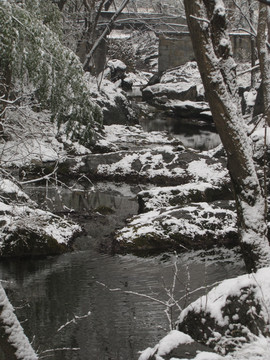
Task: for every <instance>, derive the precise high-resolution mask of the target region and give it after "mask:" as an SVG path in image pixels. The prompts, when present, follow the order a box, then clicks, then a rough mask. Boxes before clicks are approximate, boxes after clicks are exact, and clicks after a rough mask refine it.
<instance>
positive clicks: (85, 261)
mask: <svg viewBox="0 0 270 360" xmlns="http://www.w3.org/2000/svg"><path fill="white" fill-rule="evenodd" d="M49 190H50V191H48V189H47V190H46V189H45V188H42V187H40V188H32V189H31V188H29V189H28V192H29V193H31V192H33V193H34V194H36V198H38V199H39V202H40V203H42V202H43V201H44V200H46V196H47V197H48V196H50V198H51V199H53V203H54V204H56V205H57V206H58V207H59V208H58V210H61V209H60V208H61V206H62V208H63V204H62V205H61V204H60V202H58V200H57V198H59V200H60V199H62V200H63V199H64V206H65V207H69V208H70V207H73V208H74V209H75V210H77V211H83V212H84V216H83V217H82V218H81V220H80V221H81V223H82V225H84V226H85V228H86V230H87V234H86V235H83V236H81V238H80V239H78V240H77V242H76V249H77V250H76V251H74V252H71V253H67V254H64V255H61V256H57V257H48V258H45V259H38V260H37V259H35V260H31V259H25V260H19V261H18V260H16V261H12V260H11V261H4V262H1V263H0V278H1V279H2V280H6V282H5V283H4V286H5V288H6V290H7V293H8V296H9V298H10V301H11V302H12V304H13V305H14V306H15V308H16V314H17V316H18V318H19V319H20V321H21V323H22V325H23V327H24V329H25V332H26V334H27V335H28V337H29V339H30V341H33V346H34V348H35V349H37V350H38V352H39V353H41V355H40V358H41V359H43V358H44V359H50V358H52V359H55V360H133V359H134V360H135V359H138V351H140V350H143V349H145V348H146V347H148V346H154V345H155V344H156V343H157V342H158V341H159V340H160V339H161V338H162V337H163V336H164V335H165V334H166V332H167V331H168V330H169V323H168V319H167V317H166V314H165V309H166V306H165V305H163V304H161V303H160V302H157V301H154V300H150V299H149V298H147V297H144V296H139V295H138V294H145V295H148V296H151V297H153V298H155V299H158V300H161V301H166V300H168V296H167V294H166V290H165V289H166V288H170V287H171V284H172V280H173V276H174V272H175V264H177V267H178V281H177V282H176V287H175V290H174V296H175V298H176V299H179V298H180V297H183V300H182V301H181V306H184V305H185V303H188V302H189V301H190V300H193V299H195V298H197V297H198V296H199V295H200V294H203V293H204V292H205V290H204V289H201V290H200V291H196V292H194V293H193V291H194V289H197V288H200V287H204V286H206V285H207V284H212V283H214V282H217V281H220V280H222V279H224V278H228V277H233V276H235V275H237V274H241V273H242V272H243V271H244V267H243V263H242V262H241V261H239V259H238V257H237V255H235V254H233V253H232V252H229V251H221V252H219V251H216V252H214V251H212V252H210V253H208V254H205V253H203V252H201V253H199V252H196V253H195V252H194V253H188V254H184V255H179V257H178V258H176V257H175V255H174V254H163V255H160V256H155V257H148V258H138V257H135V256H133V255H126V256H120V255H110V254H109V253H106V252H102V251H100V248H99V243H100V241H102V240H103V238H108V237H111V231H112V228H115V227H117V226H119V222H120V224H121V223H122V221H123V219H124V217H126V216H127V215H128V214H132V213H136V211H137V203H136V201H135V199H134V195H135V193H136V191H137V190H138V189H135V188H129V187H127V186H122V188H121V187H120V186H118V185H117V184H111V185H108V184H106V185H105V184H98V186H96V188H95V191H88V192H84V193H83V192H77V193H70V192H69V191H68V190H63V191H62V193H61V194H60V193H59V191H58V190H57V191H56V189H51V188H50V189H49ZM56 194H57V196H56ZM45 195H46V196H45ZM47 201H48V203H49V204H50V203H51V202H50V201H49V200H47ZM102 207H105V208H108V207H110V208H111V210H112V212H111V213H110V214H109V215H102V214H101V213H99V212H98V211H97V212H96V213H95V217H91V215H90V212H89V209H92V210H93V209H96V210H98V209H100V208H102ZM102 224H103V225H104V226H102ZM104 229H105V230H104ZM187 289H189V291H188V290H187ZM134 293H136V294H134ZM178 314H179V312H178V310H177V309H173V318H174V319H175V318H176V317H177V315H178ZM52 349H54V350H52Z"/></svg>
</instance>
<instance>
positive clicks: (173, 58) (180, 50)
mask: <svg viewBox="0 0 270 360" xmlns="http://www.w3.org/2000/svg"><path fill="white" fill-rule="evenodd" d="M230 37H231V42H232V48H233V53H234V57H235V60H236V61H237V62H245V61H249V60H250V51H251V48H250V46H251V45H250V36H249V34H245V33H237V34H231V35H230ZM191 60H195V57H194V53H193V48H192V43H191V38H190V35H189V33H188V32H182V33H178V34H176V33H171V34H170V33H166V34H165V33H162V34H160V35H159V57H158V70H159V71H165V70H168V69H172V68H175V67H177V66H180V65H183V64H185V63H186V62H187V61H191Z"/></svg>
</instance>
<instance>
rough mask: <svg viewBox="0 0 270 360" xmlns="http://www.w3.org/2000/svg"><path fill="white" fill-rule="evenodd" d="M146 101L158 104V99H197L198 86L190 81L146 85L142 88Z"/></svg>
mask: <svg viewBox="0 0 270 360" xmlns="http://www.w3.org/2000/svg"><path fill="white" fill-rule="evenodd" d="M142 98H143V100H144V101H147V102H149V103H153V104H156V101H157V100H156V99H162V98H163V99H164V102H165V99H166V100H182V101H185V100H191V101H196V99H197V87H196V85H195V84H190V83H166V84H160V83H159V84H155V85H150V86H147V87H145V88H144V89H143V90H142Z"/></svg>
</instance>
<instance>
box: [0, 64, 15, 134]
mask: <svg viewBox="0 0 270 360" xmlns="http://www.w3.org/2000/svg"><path fill="white" fill-rule="evenodd" d="M3 67H4V68H3V69H2V72H0V138H2V137H3V136H4V128H3V124H4V121H5V112H6V107H7V104H8V102H7V101H8V100H9V93H10V87H11V77H12V72H11V69H10V66H9V65H7V64H5V65H4V66H3Z"/></svg>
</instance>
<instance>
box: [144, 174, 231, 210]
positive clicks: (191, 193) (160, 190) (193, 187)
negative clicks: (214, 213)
mask: <svg viewBox="0 0 270 360" xmlns="http://www.w3.org/2000/svg"><path fill="white" fill-rule="evenodd" d="M232 198H233V194H232V191H231V187H230V184H229V180H228V179H227V181H226V178H225V179H220V178H219V179H216V181H215V179H212V182H210V181H209V182H198V183H193V182H192V183H188V184H183V185H179V186H172V187H155V188H152V189H150V190H144V191H141V192H139V193H138V202H139V212H140V213H142V212H147V211H151V210H155V209H157V208H160V207H167V206H176V205H178V206H183V205H186V204H189V203H191V202H213V201H215V200H225V199H232Z"/></svg>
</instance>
